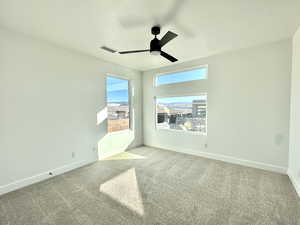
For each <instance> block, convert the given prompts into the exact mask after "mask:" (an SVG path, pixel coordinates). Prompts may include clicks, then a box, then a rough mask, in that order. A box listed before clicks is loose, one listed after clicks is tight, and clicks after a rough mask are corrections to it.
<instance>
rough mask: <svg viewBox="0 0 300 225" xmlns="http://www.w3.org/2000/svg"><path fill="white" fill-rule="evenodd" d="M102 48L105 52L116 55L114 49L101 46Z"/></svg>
mask: <svg viewBox="0 0 300 225" xmlns="http://www.w3.org/2000/svg"><path fill="white" fill-rule="evenodd" d="M100 48H101V49H103V50H105V51H108V52H111V53H116V52H117V51H116V50H114V49H112V48H109V47H106V46H101V47H100Z"/></svg>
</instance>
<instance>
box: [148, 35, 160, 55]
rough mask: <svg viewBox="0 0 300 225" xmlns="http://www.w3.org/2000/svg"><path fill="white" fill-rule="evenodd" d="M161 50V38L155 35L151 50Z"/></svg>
mask: <svg viewBox="0 0 300 225" xmlns="http://www.w3.org/2000/svg"><path fill="white" fill-rule="evenodd" d="M160 50H161V46H160V43H159V40H158V39H157V38H156V37H155V38H154V39H153V40H152V41H151V42H150V52H153V51H159V52H160Z"/></svg>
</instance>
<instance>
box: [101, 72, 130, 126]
mask: <svg viewBox="0 0 300 225" xmlns="http://www.w3.org/2000/svg"><path fill="white" fill-rule="evenodd" d="M106 96H107V112H108V118H107V121H108V122H107V123H108V124H107V126H108V128H107V129H108V132H115V131H121V130H127V129H129V128H130V106H129V104H130V101H129V81H128V80H125V79H120V78H115V77H110V76H108V77H107V79H106Z"/></svg>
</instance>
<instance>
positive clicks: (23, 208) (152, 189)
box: [0, 147, 300, 225]
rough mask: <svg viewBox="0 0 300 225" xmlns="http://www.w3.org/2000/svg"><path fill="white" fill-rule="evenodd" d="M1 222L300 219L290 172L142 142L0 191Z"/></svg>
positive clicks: (62, 224) (291, 222)
mask: <svg viewBox="0 0 300 225" xmlns="http://www.w3.org/2000/svg"><path fill="white" fill-rule="evenodd" d="M0 224H1V225H142V224H145V225H146V224H149V225H150V224H151V225H186V224H191V225H300V201H299V198H298V196H297V194H296V192H295V190H294V188H293V187H292V184H291V183H290V181H289V178H288V177H287V176H286V175H281V174H277V173H272V172H268V171H264V170H259V169H253V168H248V167H243V166H238V165H233V164H229V163H224V162H220V161H215V160H209V159H205V158H201V157H196V156H191V155H186V154H181V153H176V152H171V151H166V150H160V149H155V148H150V147H141V148H136V149H133V150H131V151H129V152H126V153H123V154H120V155H117V156H114V157H111V158H108V159H106V160H102V161H98V162H96V163H93V164H91V165H88V166H85V167H82V168H79V169H76V170H73V171H71V172H68V173H65V174H63V175H59V176H56V177H53V178H52V179H48V180H46V181H43V182H40V183H37V184H34V185H31V186H28V187H26V188H23V189H20V190H17V191H14V192H11V193H8V194H6V195H3V196H0Z"/></svg>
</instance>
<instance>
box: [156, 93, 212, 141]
mask: <svg viewBox="0 0 300 225" xmlns="http://www.w3.org/2000/svg"><path fill="white" fill-rule="evenodd" d="M199 95H206V107H205V108H206V118H205V119H206V132H200V131H184V130H175V129H164V128H159V127H158V126H157V107H156V105H157V104H156V102H157V98H172V97H187V96H199ZM153 100H154V104H153V105H154V121H155V125H154V126H155V130H156V131H166V132H177V133H183V134H192V135H200V136H207V133H208V132H207V130H208V93H207V92H200V93H199V92H197V93H195V92H194V93H185V94H181V95H160V96H154V98H153Z"/></svg>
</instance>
